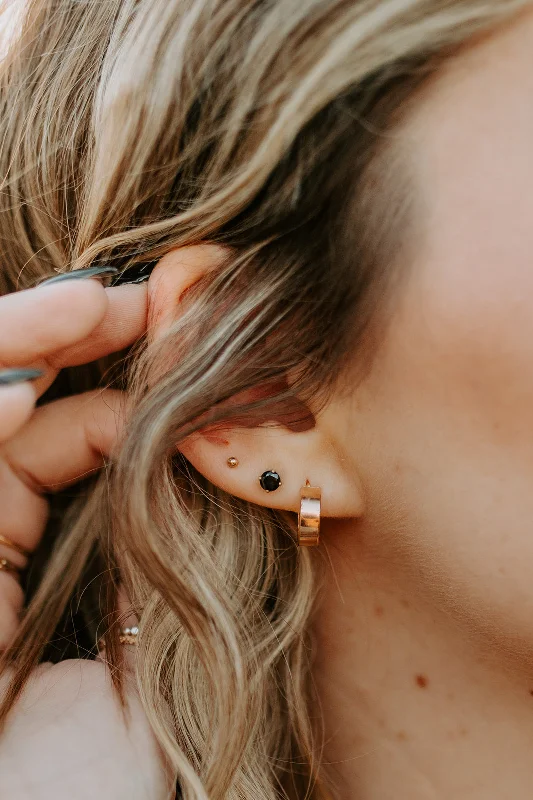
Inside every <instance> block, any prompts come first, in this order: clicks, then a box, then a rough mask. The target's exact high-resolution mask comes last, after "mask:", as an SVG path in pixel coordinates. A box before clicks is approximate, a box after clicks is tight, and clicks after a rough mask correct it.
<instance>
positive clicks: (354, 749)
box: [314, 524, 533, 800]
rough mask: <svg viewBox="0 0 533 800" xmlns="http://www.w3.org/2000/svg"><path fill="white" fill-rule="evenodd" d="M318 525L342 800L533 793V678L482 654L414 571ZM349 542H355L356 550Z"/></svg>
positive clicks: (327, 673) (441, 799)
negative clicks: (405, 571)
mask: <svg viewBox="0 0 533 800" xmlns="http://www.w3.org/2000/svg"><path fill="white" fill-rule="evenodd" d="M362 538H364V537H360V536H359V531H358V530H357V529H355V527H352V528H351V529H350V528H349V526H348V524H346V525H343V524H339V525H336V526H335V530H331V531H328V529H327V528H326V531H325V536H324V537H323V541H324V546H325V550H326V551H327V559H325V560H326V561H328V565H327V566H326V571H327V577H326V584H327V587H328V588H327V591H325V592H324V597H323V601H322V603H321V606H320V610H319V612H318V614H317V618H316V622H315V631H314V633H315V636H316V644H317V661H316V666H315V673H314V677H315V681H316V685H317V690H318V693H319V697H320V702H321V707H322V713H323V718H324V725H325V736H324V741H325V746H324V751H323V762H324V764H325V771H326V774H327V775H328V778H329V781H330V783H333V785H334V786H335V787H336V788H337V796H338V797H339V798H342V800H347V799H348V798H350V800H351V798H357V800H430V798H431V800H449V798H452V797H453V798H456V797H462V798H463V797H464V798H466V797H468V798H469V800H501V798H502V797H512V798H513V800H529V798H530V797H531V786H532V785H533V759H532V758H531V752H532V748H533V696H532V695H533V691H532V689H533V683H531V679H529V680H528V675H527V671H526V670H525V669H524V668H523V666H522V669H520V668H519V665H518V664H517V663H515V664H514V666H510V662H509V661H508V660H506V659H504V658H503V657H502V659H501V662H502V663H501V664H499V661H498V658H494V652H493V653H492V657H491V656H490V653H487V652H484V651H483V649H482V647H481V646H478V643H477V641H476V639H475V637H472V636H469V635H468V634H467V633H466V631H465V628H464V627H461V625H460V624H459V623H458V622H457V620H456V619H455V618H454V616H453V615H450V614H449V613H443V612H442V611H439V608H438V607H437V605H435V607H434V606H432V604H431V601H430V600H429V599H428V596H427V593H426V594H424V595H422V594H420V595H417V591H416V582H415V580H414V579H413V576H410V577H409V578H408V576H406V575H404V576H402V575H397V574H393V571H392V570H391V569H389V571H387V569H388V568H387V565H386V564H384V563H383V562H380V563H379V564H378V563H377V562H376V560H375V559H374V558H372V559H371V558H369V557H368V555H367V554H365V552H364V548H363V547H362V546H361V545H360V542H361V539H362ZM354 542H358V544H357V546H355V545H354Z"/></svg>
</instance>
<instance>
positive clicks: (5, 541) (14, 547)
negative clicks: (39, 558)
mask: <svg viewBox="0 0 533 800" xmlns="http://www.w3.org/2000/svg"><path fill="white" fill-rule="evenodd" d="M0 544H3V545H4V546H5V547H9V548H11V550H14V551H15V552H16V553H20V555H21V556H26V558H28V556H29V555H30V553H29V551H28V550H25V549H24V547H21V546H20V545H19V544H15V542H12V541H11V539H8V538H7V536H3V535H2V534H1V533H0Z"/></svg>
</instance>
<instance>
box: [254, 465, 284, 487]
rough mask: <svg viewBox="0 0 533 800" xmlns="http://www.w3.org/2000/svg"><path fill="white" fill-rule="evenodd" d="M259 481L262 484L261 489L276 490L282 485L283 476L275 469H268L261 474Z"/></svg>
mask: <svg viewBox="0 0 533 800" xmlns="http://www.w3.org/2000/svg"><path fill="white" fill-rule="evenodd" d="M259 483H260V484H261V489H264V490H265V492H275V491H276V489H279V487H280V486H281V478H280V476H279V473H278V472H275V470H273V469H267V471H266V472H263V474H262V475H261V476H260V478H259Z"/></svg>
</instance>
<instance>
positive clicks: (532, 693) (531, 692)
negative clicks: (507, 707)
mask: <svg viewBox="0 0 533 800" xmlns="http://www.w3.org/2000/svg"><path fill="white" fill-rule="evenodd" d="M529 694H530V695H531V697H533V689H530V690H529Z"/></svg>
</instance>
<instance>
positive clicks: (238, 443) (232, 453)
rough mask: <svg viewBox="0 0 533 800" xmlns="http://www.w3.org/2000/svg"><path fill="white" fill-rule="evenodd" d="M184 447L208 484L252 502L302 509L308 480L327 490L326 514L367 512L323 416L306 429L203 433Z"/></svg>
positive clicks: (261, 427) (270, 427) (267, 427)
mask: <svg viewBox="0 0 533 800" xmlns="http://www.w3.org/2000/svg"><path fill="white" fill-rule="evenodd" d="M179 449H180V451H181V452H182V453H183V454H184V455H185V456H186V458H187V459H188V460H189V461H190V462H191V464H193V466H194V467H195V468H196V469H197V470H198V471H199V472H200V473H201V474H202V475H204V476H205V477H206V478H208V480H210V481H211V482H212V483H214V484H215V485H216V486H219V487H220V488H221V489H223V490H224V491H226V492H228V493H229V494H232V495H235V497H241V498H242V499H243V500H248V501H249V502H251V503H257V504H258V505H262V506H268V507H269V508H278V509H283V510H285V511H298V510H299V506H300V489H301V488H302V487H303V486H305V484H306V482H307V481H309V483H310V484H311V486H318V487H320V489H321V490H322V514H323V515H324V516H326V517H358V516H361V514H362V513H363V493H362V487H361V485H360V483H359V482H358V480H357V478H354V475H353V473H352V472H351V471H350V470H348V469H347V466H346V465H345V463H344V459H343V457H342V454H341V453H340V452H339V450H338V448H337V447H336V444H335V441H334V440H332V439H331V438H330V437H329V436H328V435H326V433H325V431H324V429H323V428H322V425H321V416H320V415H319V416H318V417H317V419H316V422H315V426H314V427H313V428H312V429H310V430H307V431H293V430H290V429H288V428H286V427H285V426H283V425H281V424H279V423H272V424H270V423H265V424H260V425H257V426H256V427H253V428H252V427H241V426H239V427H228V428H225V429H221V428H218V429H217V431H216V433H213V432H210V431H209V430H206V431H200V432H198V433H195V434H194V435H193V436H190V437H189V438H188V439H186V440H185V441H184V442H182V443H181V444H180V446H179Z"/></svg>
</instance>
